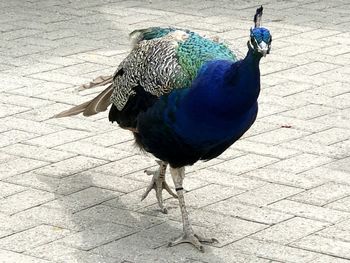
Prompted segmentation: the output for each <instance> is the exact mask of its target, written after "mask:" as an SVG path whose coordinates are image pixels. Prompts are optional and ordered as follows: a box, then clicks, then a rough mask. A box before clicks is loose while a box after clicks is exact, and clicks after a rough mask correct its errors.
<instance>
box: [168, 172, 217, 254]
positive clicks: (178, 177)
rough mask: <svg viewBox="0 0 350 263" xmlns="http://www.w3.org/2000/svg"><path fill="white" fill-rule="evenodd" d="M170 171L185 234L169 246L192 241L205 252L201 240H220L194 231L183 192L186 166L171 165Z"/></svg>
mask: <svg viewBox="0 0 350 263" xmlns="http://www.w3.org/2000/svg"><path fill="white" fill-rule="evenodd" d="M170 173H171V176H172V178H173V181H174V184H175V189H176V192H177V196H178V199H179V204H180V210H181V215H182V223H183V234H182V235H181V236H180V237H178V238H177V239H175V240H174V241H172V242H170V243H169V246H175V245H177V244H181V243H191V244H192V245H193V246H195V247H196V248H197V249H198V250H200V251H201V252H204V247H203V246H202V244H201V242H206V243H214V242H218V241H217V240H216V239H215V238H205V237H201V236H199V235H197V234H195V233H194V231H193V228H192V226H191V223H190V221H189V219H188V212H187V210H186V205H185V198H184V193H183V192H184V191H183V187H182V182H183V179H184V177H185V168H184V167H181V168H177V169H175V168H172V167H170Z"/></svg>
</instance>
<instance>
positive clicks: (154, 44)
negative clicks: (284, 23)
mask: <svg viewBox="0 0 350 263" xmlns="http://www.w3.org/2000/svg"><path fill="white" fill-rule="evenodd" d="M262 13H263V7H262V6H261V7H259V8H258V9H257V10H256V13H255V15H254V26H253V27H252V28H251V29H250V39H249V41H248V43H247V46H248V52H247V55H246V56H245V58H244V59H240V60H239V59H238V58H237V55H236V54H235V53H234V52H233V51H231V50H230V49H229V48H228V46H227V45H225V44H224V43H222V42H220V41H219V40H218V39H215V38H209V37H204V36H201V35H199V34H197V33H195V32H192V31H190V30H186V29H180V28H173V27H168V28H161V27H152V28H147V29H141V30H135V31H133V32H132V33H131V34H130V35H131V38H132V39H133V48H132V50H131V52H130V54H129V55H128V56H127V57H126V58H125V59H124V60H123V61H122V62H121V64H120V65H119V67H118V68H117V70H116V71H115V73H114V75H113V76H105V77H103V76H102V77H99V78H97V79H96V80H95V81H93V82H91V83H90V84H88V85H85V86H83V88H91V87H94V86H99V85H107V84H109V86H108V87H107V88H106V89H105V90H104V91H102V92H101V93H100V94H99V95H98V96H97V97H96V98H94V99H92V100H90V101H88V102H85V103H83V104H81V105H78V106H76V107H73V108H72V109H69V110H67V111H64V112H61V113H59V114H57V115H56V116H55V117H67V116H72V115H76V114H79V113H83V115H84V116H91V115H94V114H96V113H99V112H102V111H105V110H107V108H108V107H109V106H110V105H111V108H110V110H109V120H110V121H111V122H117V123H118V124H119V126H120V127H121V128H124V129H127V130H130V131H131V132H132V133H133V135H134V138H135V143H136V144H137V145H138V146H139V147H140V148H141V149H143V150H144V151H146V152H149V153H151V154H153V155H154V156H155V157H156V158H158V159H159V160H160V161H159V162H158V163H159V169H157V170H156V171H146V172H147V173H148V174H153V178H152V181H151V183H150V185H149V186H148V187H147V189H146V192H145V193H144V194H143V196H142V199H144V198H146V197H147V195H148V194H149V193H150V191H151V190H152V189H155V191H156V197H157V200H158V204H159V207H160V209H161V211H162V212H164V213H166V212H167V210H166V208H165V206H164V204H163V197H162V191H163V189H165V190H166V191H168V192H169V194H171V195H172V196H174V197H175V198H178V201H179V206H180V210H181V214H182V223H183V233H182V235H181V236H180V237H179V238H177V239H176V240H173V241H171V242H170V243H169V245H170V246H174V245H177V244H180V243H184V242H187V243H191V244H192V245H194V246H195V247H196V248H197V249H199V250H200V251H203V250H204V248H203V245H202V242H208V243H212V242H216V241H217V240H216V239H215V238H206V237H203V236H200V235H198V234H196V233H195V232H194V230H193V228H192V226H191V224H190V221H189V216H188V212H187V210H186V205H185V200H184V189H183V180H184V177H185V166H188V165H193V164H194V163H196V162H197V161H199V160H204V161H205V160H210V159H213V158H215V157H217V156H219V155H220V154H221V153H223V152H224V151H225V150H226V149H227V148H228V147H230V146H231V145H232V144H233V143H234V142H235V141H236V140H238V139H239V138H240V137H241V136H242V135H243V134H244V133H245V132H246V131H247V130H248V129H249V128H250V127H251V126H252V124H253V123H254V121H255V119H256V117H257V112H258V103H257V99H258V96H259V93H260V70H259V62H260V59H261V58H262V57H264V56H266V54H268V53H269V52H270V48H271V42H272V37H271V34H270V31H269V30H268V29H266V28H263V27H261V26H260V22H261V17H262ZM168 165H169V166H170V173H171V176H172V179H173V182H174V185H175V191H176V194H175V193H174V192H173V191H172V190H171V189H170V187H169V185H168V184H167V182H166V181H165V172H166V168H167V166H168Z"/></svg>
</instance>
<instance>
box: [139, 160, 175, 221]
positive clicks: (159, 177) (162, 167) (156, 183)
mask: <svg viewBox="0 0 350 263" xmlns="http://www.w3.org/2000/svg"><path fill="white" fill-rule="evenodd" d="M157 163H158V164H159V168H158V169H157V170H154V171H153V170H145V173H146V174H148V175H153V177H152V181H151V183H150V184H149V186H148V187H147V189H146V192H145V193H144V194H143V195H142V198H141V201H142V200H143V199H145V198H146V197H147V196H148V194H149V193H150V192H151V190H152V189H154V190H155V191H156V197H157V201H158V205H159V207H160V210H161V211H162V212H163V213H164V214H167V213H168V210H167V209H166V207H164V203H163V195H162V193H163V189H165V190H167V192H168V193H169V194H170V195H172V196H173V197H175V198H177V195H176V194H175V193H174V192H173V191H172V190H171V189H170V187H169V185H168V184H167V182H166V181H165V171H166V167H167V165H168V163H166V162H163V161H157Z"/></svg>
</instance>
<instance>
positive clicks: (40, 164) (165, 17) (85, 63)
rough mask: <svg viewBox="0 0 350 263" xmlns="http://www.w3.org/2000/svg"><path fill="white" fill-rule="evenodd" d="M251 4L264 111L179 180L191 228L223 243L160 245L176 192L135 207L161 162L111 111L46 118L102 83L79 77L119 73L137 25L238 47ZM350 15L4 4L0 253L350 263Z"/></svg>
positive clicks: (307, 5)
mask: <svg viewBox="0 0 350 263" xmlns="http://www.w3.org/2000/svg"><path fill="white" fill-rule="evenodd" d="M260 3H262V4H264V7H265V12H264V16H263V25H264V26H266V27H268V28H269V29H270V30H271V32H272V35H273V42H272V52H271V54H270V55H269V56H268V57H267V58H265V59H264V60H263V62H262V65H261V71H262V92H261V97H260V112H259V117H258V120H257V122H256V124H255V125H254V126H253V128H252V129H251V130H250V131H249V132H248V133H247V134H246V135H245V136H244V138H243V139H242V140H240V141H239V142H237V143H236V144H235V145H234V146H233V147H231V148H230V149H229V150H228V151H227V152H225V153H224V154H223V155H222V156H220V157H219V158H218V159H215V160H212V161H210V162H207V163H198V164H196V165H194V166H193V167H189V168H188V169H187V172H188V174H187V177H186V179H185V189H186V190H187V191H188V192H187V193H186V196H185V198H186V200H187V204H188V205H189V210H190V217H191V219H192V222H193V224H194V225H195V228H196V230H197V231H198V232H202V233H207V234H210V235H212V236H214V237H216V238H217V239H219V240H220V243H219V244H215V245H214V246H206V253H205V254H202V253H199V252H197V251H196V250H195V249H193V248H192V247H191V246H189V245H180V246H176V247H173V248H167V247H166V244H167V242H168V240H169V239H171V238H175V237H176V236H178V235H179V234H180V232H181V217H180V212H179V209H178V206H177V200H175V199H173V198H170V197H169V196H167V200H166V205H167V207H168V208H169V214H168V215H163V214H161V213H160V212H159V211H158V209H157V205H156V200H155V197H154V194H152V195H151V196H150V197H149V198H147V199H146V200H145V201H143V202H140V198H141V195H142V193H143V191H144V190H145V188H146V186H147V184H148V182H149V181H150V177H149V176H147V175H145V174H144V173H143V170H144V169H146V168H149V167H156V166H155V162H154V159H153V158H152V157H151V156H144V155H142V154H141V153H140V152H138V151H137V149H135V148H134V146H133V143H132V136H130V134H129V133H128V132H126V131H123V130H121V129H119V128H118V127H116V125H112V124H110V123H108V121H107V118H106V116H107V114H99V115H97V116H95V117H93V118H89V119H88V118H83V117H80V116H78V117H73V118H66V119H58V120H57V119H50V117H51V116H52V115H53V114H55V113H58V112H59V111H61V110H64V109H67V108H69V107H70V106H71V105H76V104H78V103H81V102H83V101H86V100H87V99H88V98H91V97H92V96H94V94H96V93H97V92H99V91H100V90H101V89H92V90H87V91H84V92H81V93H78V92H77V91H76V86H77V85H78V84H82V83H85V82H87V81H89V80H91V79H92V78H93V77H96V76H99V75H103V74H107V75H108V74H111V73H112V72H114V69H115V67H116V65H117V64H118V63H119V62H120V61H121V60H122V59H123V57H125V55H126V54H127V52H128V50H129V43H128V37H127V35H128V33H129V32H130V31H132V30H134V29H136V28H143V27H148V26H153V25H176V26H178V27H186V28H190V29H193V30H197V31H199V32H201V33H204V34H207V35H213V36H219V37H222V38H224V39H225V40H226V41H227V42H228V43H229V44H230V45H232V47H234V48H235V49H237V50H239V51H240V54H241V55H242V56H244V54H245V52H246V49H247V48H246V41H247V39H248V34H249V28H250V27H251V25H252V22H251V20H252V16H253V14H254V13H255V9H256V7H257V6H258V5H259V4H260ZM349 11H350V4H349V1H348V0H335V1H326V0H319V1H314V0H305V1H303V0H292V1H281V0H274V1H265V0H264V1H262V2H256V1H194V0H193V1H171V0H165V1H164V0H152V1H141V0H135V1H134V0H130V1H128V0H127V1H124V0H120V1H117V0H79V1H70V0H46V1H38V0H29V1H28V0H27V1H24V0H13V1H6V0H0V13H1V15H0V79H1V84H0V262H6V263H10V262H11V263H13V262H15V263H22V262H25V263H27V262H28V263H45V262H46V263H49V262H64V263H70V262H76V263H78V262H79V263H85V262H86V263H90V262H91V263H97V262H100V263H112V262H118V263H120V262H124V263H126V262H128V263H149V262H161V263H163V262H164V263H165V262H181V263H204V262H207V263H224V262H229V263H231V262H262V263H263V262H295V263H303V262H310V263H327V262H332V263H343V262H344V263H345V262H350V66H349V65H350V34H349V27H350V12H349ZM168 179H170V178H168ZM171 185H172V183H171Z"/></svg>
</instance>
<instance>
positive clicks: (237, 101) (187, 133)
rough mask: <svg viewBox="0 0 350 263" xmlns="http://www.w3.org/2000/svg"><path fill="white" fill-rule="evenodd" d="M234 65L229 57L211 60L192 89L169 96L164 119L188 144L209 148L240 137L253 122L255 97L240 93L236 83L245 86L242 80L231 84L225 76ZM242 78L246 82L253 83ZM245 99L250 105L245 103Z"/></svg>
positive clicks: (178, 91) (255, 110) (255, 109)
mask: <svg viewBox="0 0 350 263" xmlns="http://www.w3.org/2000/svg"><path fill="white" fill-rule="evenodd" d="M237 65H239V64H237ZM234 66H235V65H233V62H232V61H226V60H217V61H211V62H208V63H206V64H205V65H204V66H203V67H202V68H201V70H200V72H199V74H198V77H197V78H196V79H195V80H194V82H193V84H192V87H191V88H189V89H182V90H177V91H174V92H172V93H171V94H170V95H169V96H168V97H167V98H166V99H167V107H166V109H165V110H164V113H163V118H164V121H165V123H166V124H167V125H168V126H169V127H170V128H171V129H172V130H174V131H175V132H176V134H178V135H179V136H180V137H181V138H182V139H183V140H184V141H185V142H186V143H188V144H190V145H195V146H196V147H206V145H210V144H217V143H220V142H223V141H227V140H230V139H232V138H234V137H237V139H238V138H239V137H240V136H241V135H242V134H243V133H244V132H245V131H246V130H248V129H249V127H250V126H251V125H252V123H253V122H254V120H255V118H256V114H257V103H256V98H255V99H253V100H250V99H249V98H247V96H249V94H247V93H244V92H243V93H240V92H239V89H238V88H237V86H239V85H243V84H241V82H240V81H238V82H237V83H235V86H232V83H230V82H228V81H227V79H226V78H223V76H224V75H225V74H227V72H231V71H232V67H234ZM243 79H244V78H243ZM243 79H242V83H244V85H246V86H249V85H254V83H247V82H246V81H243ZM245 101H247V104H248V102H249V103H250V104H249V105H245V103H244V102H245ZM252 101H254V103H251V102H252Z"/></svg>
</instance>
